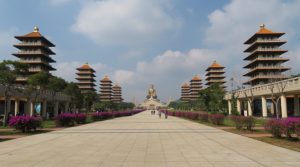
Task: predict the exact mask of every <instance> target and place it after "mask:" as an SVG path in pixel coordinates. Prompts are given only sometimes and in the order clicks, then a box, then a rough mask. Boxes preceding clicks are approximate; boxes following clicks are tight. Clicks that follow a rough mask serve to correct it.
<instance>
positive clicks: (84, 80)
mask: <svg viewBox="0 0 300 167" xmlns="http://www.w3.org/2000/svg"><path fill="white" fill-rule="evenodd" d="M77 70H78V72H77V73H76V74H77V78H76V79H77V80H78V82H77V85H78V87H79V89H80V90H81V93H86V92H88V91H93V92H95V91H96V89H95V88H94V87H95V86H96V85H95V81H96V80H95V79H94V77H95V74H94V73H95V70H94V69H93V68H91V67H90V66H89V65H88V63H86V64H84V65H82V66H81V67H79V68H77Z"/></svg>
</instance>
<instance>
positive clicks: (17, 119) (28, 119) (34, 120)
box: [9, 116, 42, 132]
mask: <svg viewBox="0 0 300 167" xmlns="http://www.w3.org/2000/svg"><path fill="white" fill-rule="evenodd" d="M41 125H42V118H41V117H33V116H14V117H11V118H10V120H9V126H10V127H14V128H15V129H16V130H20V131H22V132H30V131H35V130H36V129H37V128H40V127H41Z"/></svg>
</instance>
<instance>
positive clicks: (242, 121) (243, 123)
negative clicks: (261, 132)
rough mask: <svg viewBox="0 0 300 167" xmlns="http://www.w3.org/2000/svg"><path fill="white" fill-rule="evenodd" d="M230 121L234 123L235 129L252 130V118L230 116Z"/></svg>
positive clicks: (253, 122) (253, 123)
mask: <svg viewBox="0 0 300 167" xmlns="http://www.w3.org/2000/svg"><path fill="white" fill-rule="evenodd" d="M229 118H230V120H231V121H232V122H233V123H234V125H235V128H236V129H244V128H246V129H247V130H253V127H254V125H255V119H254V117H251V116H249V117H244V116H230V117H229Z"/></svg>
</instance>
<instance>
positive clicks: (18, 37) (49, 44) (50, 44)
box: [15, 36, 55, 47]
mask: <svg viewBox="0 0 300 167" xmlns="http://www.w3.org/2000/svg"><path fill="white" fill-rule="evenodd" d="M15 38H16V39H18V40H20V41H22V40H24V39H41V40H42V41H43V42H45V43H46V44H47V46H49V47H55V45H54V44H53V43H52V42H50V41H49V40H48V39H47V38H45V37H43V36H41V37H27V36H15Z"/></svg>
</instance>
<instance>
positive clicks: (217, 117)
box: [208, 114, 225, 125]
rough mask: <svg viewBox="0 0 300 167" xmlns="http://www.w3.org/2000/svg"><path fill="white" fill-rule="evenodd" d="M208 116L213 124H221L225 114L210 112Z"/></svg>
mask: <svg viewBox="0 0 300 167" xmlns="http://www.w3.org/2000/svg"><path fill="white" fill-rule="evenodd" d="M208 118H209V121H210V122H211V123H213V124H215V125H223V124H224V118H225V116H224V115H223V114H210V115H209V116H208Z"/></svg>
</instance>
